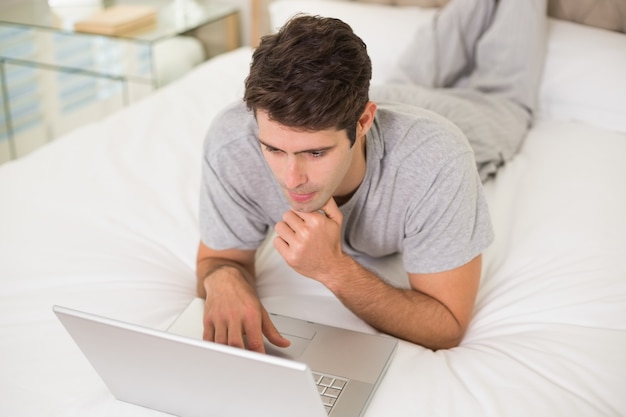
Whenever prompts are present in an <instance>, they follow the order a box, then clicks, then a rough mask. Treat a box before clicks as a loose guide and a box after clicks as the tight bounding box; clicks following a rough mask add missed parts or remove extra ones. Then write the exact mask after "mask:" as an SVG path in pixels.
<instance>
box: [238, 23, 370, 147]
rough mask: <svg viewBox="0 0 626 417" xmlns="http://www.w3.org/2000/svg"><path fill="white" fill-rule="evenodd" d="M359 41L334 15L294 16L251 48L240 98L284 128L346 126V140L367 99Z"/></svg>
mask: <svg viewBox="0 0 626 417" xmlns="http://www.w3.org/2000/svg"><path fill="white" fill-rule="evenodd" d="M371 76H372V64H371V61H370V58H369V56H368V54H367V48H366V46H365V43H364V42H363V41H362V40H361V38H359V37H358V36H357V35H355V34H354V32H353V31H352V28H350V26H349V25H348V24H346V23H344V22H342V21H341V20H339V19H334V18H325V17H320V16H306V15H300V16H296V17H294V18H293V19H291V20H290V21H289V22H287V24H286V25H285V26H283V27H282V28H281V29H280V31H279V32H278V33H276V34H273V35H269V36H264V37H263V38H262V39H261V44H260V45H259V47H258V48H257V49H256V50H255V51H254V54H253V56H252V63H251V64H250V74H249V75H248V78H247V79H246V82H245V93H244V101H245V102H246V104H247V106H248V108H249V109H250V110H252V111H254V112H255V114H256V111H257V110H259V109H260V110H263V111H265V112H267V114H268V116H269V117H270V119H271V120H274V121H276V122H278V123H280V124H282V125H284V126H288V127H290V128H296V129H302V130H307V131H317V130H324V129H330V128H335V129H337V130H344V129H345V130H346V131H347V134H348V138H349V139H350V142H351V143H354V141H355V138H356V125H357V122H358V120H359V118H360V116H361V114H362V113H363V110H364V109H365V105H366V104H367V102H368V100H369V95H368V94H369V86H370V78H371Z"/></svg>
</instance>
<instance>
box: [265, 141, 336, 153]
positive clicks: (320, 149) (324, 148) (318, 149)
mask: <svg viewBox="0 0 626 417" xmlns="http://www.w3.org/2000/svg"><path fill="white" fill-rule="evenodd" d="M258 141H259V143H260V144H261V145H263V146H265V147H267V148H270V149H276V150H277V151H281V152H284V151H283V150H282V149H280V148H277V147H276V146H273V145H270V144H269V143H265V142H263V141H262V140H261V139H258ZM334 147H335V146H334V145H333V146H325V147H323V148H314V149H303V150H301V151H298V152H295V155H298V154H302V153H313V152H326V151H329V150H331V149H333V148H334Z"/></svg>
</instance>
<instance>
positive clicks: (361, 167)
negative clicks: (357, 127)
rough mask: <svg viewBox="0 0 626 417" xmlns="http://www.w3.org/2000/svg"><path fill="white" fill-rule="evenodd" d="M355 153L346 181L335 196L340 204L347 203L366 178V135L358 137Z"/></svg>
mask: <svg viewBox="0 0 626 417" xmlns="http://www.w3.org/2000/svg"><path fill="white" fill-rule="evenodd" d="M353 146H354V154H353V155H352V163H351V165H350V168H349V170H348V173H347V174H346V176H345V179H344V182H343V183H342V185H341V186H340V187H339V188H338V189H337V191H336V194H335V195H334V196H333V197H334V198H335V201H336V203H337V205H338V206H341V205H342V204H345V203H347V202H348V200H350V198H351V197H352V196H353V195H354V193H355V192H356V190H357V189H358V188H359V186H360V185H361V183H362V182H363V178H365V170H366V166H367V165H366V163H365V162H366V149H365V135H363V136H361V137H360V138H357V140H356V142H355V143H354V145H353Z"/></svg>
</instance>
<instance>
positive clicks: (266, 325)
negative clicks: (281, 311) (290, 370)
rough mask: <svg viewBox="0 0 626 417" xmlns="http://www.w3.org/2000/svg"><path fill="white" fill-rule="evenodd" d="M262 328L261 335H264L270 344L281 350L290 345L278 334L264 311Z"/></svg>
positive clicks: (287, 340)
mask: <svg viewBox="0 0 626 417" xmlns="http://www.w3.org/2000/svg"><path fill="white" fill-rule="evenodd" d="M262 328H263V334H264V335H265V337H267V340H268V341H269V342H270V343H271V344H273V345H276V346H278V347H283V348H285V347H288V346H289V345H291V341H290V340H289V339H287V338H285V337H283V335H281V334H280V332H279V331H278V329H277V328H276V326H274V323H272V320H271V319H270V316H269V314H267V311H265V309H263V323H262Z"/></svg>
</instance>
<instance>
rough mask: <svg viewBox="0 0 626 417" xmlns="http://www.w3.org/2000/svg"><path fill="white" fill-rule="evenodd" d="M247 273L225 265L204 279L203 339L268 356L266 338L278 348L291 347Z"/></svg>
mask: <svg viewBox="0 0 626 417" xmlns="http://www.w3.org/2000/svg"><path fill="white" fill-rule="evenodd" d="M244 273H245V272H244V271H243V270H242V269H240V268H238V267H237V266H234V265H230V264H225V265H221V266H217V267H215V268H213V270H212V271H211V272H209V274H208V275H207V276H206V277H204V281H203V283H202V284H203V287H204V290H205V292H206V301H205V307H204V319H203V323H204V334H203V338H204V339H205V340H209V341H212V342H216V343H221V344H225V345H230V346H235V347H239V348H247V349H249V350H253V351H256V352H261V353H265V347H264V345H263V335H265V337H267V339H268V341H269V342H270V343H272V344H274V345H276V346H279V347H287V346H289V344H290V341H289V340H288V339H285V338H284V337H283V336H282V335H281V334H280V333H279V332H278V330H277V329H276V327H275V326H274V324H273V323H272V321H271V320H270V317H269V314H268V313H267V310H265V308H264V307H263V305H262V304H261V302H260V300H259V298H258V296H257V294H256V291H255V289H254V288H253V287H252V285H251V284H250V282H248V280H247V279H246V277H245V276H244ZM244 337H245V342H244Z"/></svg>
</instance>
